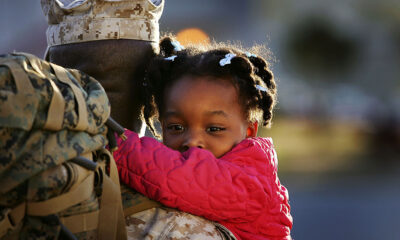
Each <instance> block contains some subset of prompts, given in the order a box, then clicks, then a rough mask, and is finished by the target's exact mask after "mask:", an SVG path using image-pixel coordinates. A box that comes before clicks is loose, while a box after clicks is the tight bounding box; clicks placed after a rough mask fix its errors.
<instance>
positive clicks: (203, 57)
mask: <svg viewBox="0 0 400 240" xmlns="http://www.w3.org/2000/svg"><path fill="white" fill-rule="evenodd" d="M203 47H204V46H203ZM229 53H233V54H235V56H234V57H233V58H232V59H231V63H230V64H226V65H224V66H221V65H220V60H221V59H223V58H225V56H226V55H227V54H229ZM175 56H176V57H175ZM168 57H172V58H174V59H173V60H171V59H170V60H168V59H166V58H168ZM187 75H190V76H211V77H215V78H216V79H224V80H225V79H226V80H230V81H231V82H232V84H233V85H234V86H235V88H236V89H237V91H238V96H239V103H240V104H241V106H242V108H243V111H244V113H245V115H246V116H245V117H246V118H247V119H248V120H249V121H251V122H254V121H259V122H260V123H261V124H262V126H269V125H270V124H271V119H272V111H273V108H274V106H275V104H276V83H275V80H274V75H273V74H272V72H271V70H270V69H269V65H268V62H267V61H266V60H265V59H264V58H262V57H258V56H256V55H254V54H249V53H247V52H243V51H241V50H239V48H236V47H232V46H216V47H215V46H211V45H210V46H209V49H206V50H203V49H201V48H200V47H195V46H191V47H188V48H186V49H182V50H181V49H179V48H178V49H177V47H176V41H175V40H174V39H173V38H171V37H164V38H163V39H161V41H160V54H159V56H157V57H155V58H154V60H153V61H152V62H151V63H150V65H149V67H148V69H147V73H146V77H145V78H144V82H143V86H144V89H145V94H144V96H145V98H144V99H143V100H144V102H143V105H144V107H143V118H144V120H145V121H146V124H147V125H148V126H149V128H150V130H151V132H152V133H153V134H154V135H155V136H157V137H159V135H158V133H157V131H156V129H155V127H154V120H159V119H160V118H162V113H163V109H164V106H163V102H164V96H165V91H166V89H167V88H168V87H170V86H171V85H172V84H173V83H174V82H175V81H176V80H178V79H180V78H181V77H183V76H187Z"/></svg>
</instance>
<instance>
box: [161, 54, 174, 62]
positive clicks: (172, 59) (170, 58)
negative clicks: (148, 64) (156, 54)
mask: <svg viewBox="0 0 400 240" xmlns="http://www.w3.org/2000/svg"><path fill="white" fill-rule="evenodd" d="M176 57H177V56H176V55H172V56H171V57H167V58H164V60H167V61H172V62H173V61H174V60H175V58H176Z"/></svg>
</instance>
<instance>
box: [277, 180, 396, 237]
mask: <svg viewBox="0 0 400 240" xmlns="http://www.w3.org/2000/svg"><path fill="white" fill-rule="evenodd" d="M280 178H281V182H282V183H283V184H284V185H285V186H287V187H288V189H289V193H290V203H291V206H292V215H293V217H294V227H293V230H292V237H293V238H294V239H295V240H304V239H306V240H314V239H324V240H338V239H340V240H347V239H360V240H381V239H385V240H400V175H399V174H390V175H388V174H386V175H332V176H293V175H282V176H280Z"/></svg>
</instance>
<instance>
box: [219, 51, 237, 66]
mask: <svg viewBox="0 0 400 240" xmlns="http://www.w3.org/2000/svg"><path fill="white" fill-rule="evenodd" d="M234 57H236V54H234V53H227V54H226V55H225V58H223V59H221V60H220V61H219V65H220V66H221V67H223V66H225V65H226V64H231V60H232V58H234Z"/></svg>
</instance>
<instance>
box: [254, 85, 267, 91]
mask: <svg viewBox="0 0 400 240" xmlns="http://www.w3.org/2000/svg"><path fill="white" fill-rule="evenodd" d="M256 88H257V89H258V90H260V91H263V92H268V89H266V88H265V87H263V86H261V85H256Z"/></svg>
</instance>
